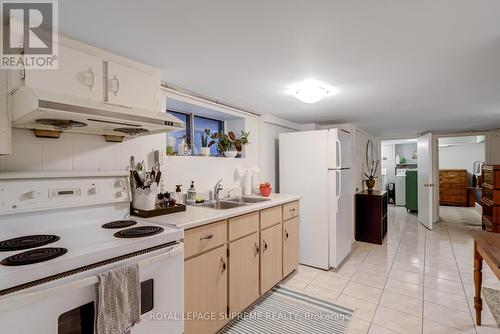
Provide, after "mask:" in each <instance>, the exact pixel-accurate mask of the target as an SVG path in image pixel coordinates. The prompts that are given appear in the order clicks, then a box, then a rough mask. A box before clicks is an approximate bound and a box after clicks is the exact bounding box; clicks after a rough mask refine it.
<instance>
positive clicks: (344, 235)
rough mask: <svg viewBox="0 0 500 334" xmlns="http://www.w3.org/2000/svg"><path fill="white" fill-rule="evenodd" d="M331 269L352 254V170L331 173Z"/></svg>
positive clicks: (332, 171) (331, 171)
mask: <svg viewBox="0 0 500 334" xmlns="http://www.w3.org/2000/svg"><path fill="white" fill-rule="evenodd" d="M328 178H329V189H330V193H329V198H330V203H332V204H331V205H330V214H329V227H330V229H329V230H330V233H329V234H330V243H329V244H330V246H329V247H330V259H329V262H330V267H333V268H336V267H338V266H339V265H340V264H341V263H342V261H343V260H344V259H345V258H346V256H347V255H349V253H350V252H351V244H352V240H353V225H354V218H353V217H354V215H353V211H354V210H353V206H354V192H353V190H352V176H351V170H350V169H341V170H330V171H329V177H328Z"/></svg>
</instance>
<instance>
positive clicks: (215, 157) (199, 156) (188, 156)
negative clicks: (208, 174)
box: [166, 154, 245, 160]
mask: <svg viewBox="0 0 500 334" xmlns="http://www.w3.org/2000/svg"><path fill="white" fill-rule="evenodd" d="M166 157H167V158H173V159H183V158H205V159H226V160H242V159H245V157H244V156H242V157H239V158H228V157H218V156H214V155H209V156H206V155H168V154H166Z"/></svg>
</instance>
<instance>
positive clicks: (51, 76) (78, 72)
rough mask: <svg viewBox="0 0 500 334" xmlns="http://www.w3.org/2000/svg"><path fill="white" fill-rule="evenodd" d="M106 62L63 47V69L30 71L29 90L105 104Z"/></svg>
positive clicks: (26, 80)
mask: <svg viewBox="0 0 500 334" xmlns="http://www.w3.org/2000/svg"><path fill="white" fill-rule="evenodd" d="M102 67H103V60H102V59H101V58H98V57H96V56H93V55H91V54H88V53H85V52H82V51H79V50H76V49H73V48H70V47H67V46H64V45H59V66H58V68H57V69H54V70H36V69H32V70H29V69H28V70H26V77H25V84H26V86H28V87H31V88H36V89H41V90H46V91H51V92H57V93H62V94H66V95H68V96H76V97H80V98H84V99H90V100H93V101H98V102H102V97H103V71H102Z"/></svg>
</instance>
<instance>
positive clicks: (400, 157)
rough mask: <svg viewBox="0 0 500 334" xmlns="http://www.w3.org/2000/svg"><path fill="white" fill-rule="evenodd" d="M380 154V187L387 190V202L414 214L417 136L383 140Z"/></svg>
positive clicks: (415, 203) (416, 194) (416, 204)
mask: <svg viewBox="0 0 500 334" xmlns="http://www.w3.org/2000/svg"><path fill="white" fill-rule="evenodd" d="M381 156H382V161H381V174H382V180H381V181H382V189H384V190H386V191H387V192H388V195H389V196H388V197H389V204H390V205H394V206H398V207H404V208H406V210H407V212H408V213H410V214H416V213H417V211H418V202H417V201H418V199H417V198H418V192H417V167H418V166H417V163H418V157H417V138H405V139H392V140H383V141H381Z"/></svg>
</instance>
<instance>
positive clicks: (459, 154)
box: [439, 142, 485, 185]
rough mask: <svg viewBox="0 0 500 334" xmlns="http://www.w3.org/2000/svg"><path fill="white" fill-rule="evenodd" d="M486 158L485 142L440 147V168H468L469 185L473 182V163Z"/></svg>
mask: <svg viewBox="0 0 500 334" xmlns="http://www.w3.org/2000/svg"><path fill="white" fill-rule="evenodd" d="M478 160H479V161H484V160H485V148H484V142H482V143H478V144H464V145H457V146H448V147H439V169H466V170H467V172H468V174H469V185H471V184H472V183H471V182H472V181H471V180H472V173H473V172H474V171H473V169H472V164H473V163H474V161H478Z"/></svg>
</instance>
